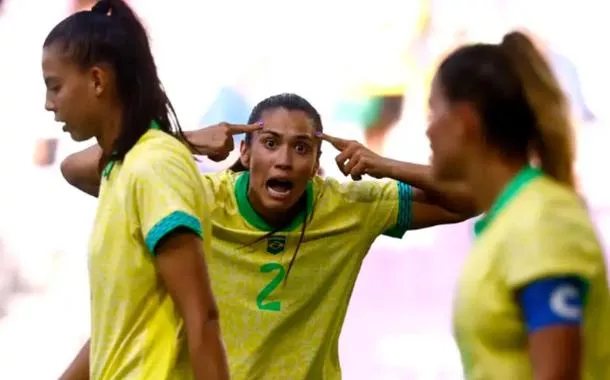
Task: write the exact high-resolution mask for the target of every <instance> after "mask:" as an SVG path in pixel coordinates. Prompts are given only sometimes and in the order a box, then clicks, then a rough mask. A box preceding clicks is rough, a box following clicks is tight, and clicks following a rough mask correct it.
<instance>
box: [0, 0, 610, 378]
mask: <svg viewBox="0 0 610 380" xmlns="http://www.w3.org/2000/svg"><path fill="white" fill-rule="evenodd" d="M92 3H93V2H92V1H87V0H81V1H77V0H0V57H1V58H0V115H1V117H2V121H3V126H2V128H1V129H0V172H1V173H2V178H3V181H2V185H1V186H0V378H15V377H10V376H9V375H8V374H11V373H12V372H10V370H11V368H18V367H19V366H21V365H23V363H27V362H28V359H27V358H28V357H30V358H31V355H32V352H31V351H28V349H26V348H25V346H24V348H23V349H21V348H18V347H20V346H19V345H20V344H21V343H15V342H19V341H20V340H21V339H22V338H23V336H22V334H25V333H32V334H33V333H37V331H38V330H37V328H39V329H41V331H43V330H44V334H46V335H39V336H38V337H39V338H38V339H39V340H40V339H42V340H46V341H45V342H39V343H40V346H39V348H38V349H37V350H35V351H36V352H35V354H36V355H38V354H41V355H42V354H43V351H45V350H47V349H48V350H53V349H54V348H57V350H58V351H62V352H63V351H66V353H56V354H57V355H59V356H58V358H57V359H49V360H50V361H55V362H54V363H47V364H45V365H42V366H41V368H43V369H39V370H40V371H44V372H36V373H37V374H39V375H40V376H42V377H40V376H37V375H33V376H32V378H52V377H53V375H54V374H53V373H52V374H51V375H49V371H51V372H53V371H56V370H57V369H58V368H59V369H61V368H62V367H63V366H64V364H65V360H64V359H65V358H68V359H69V358H70V357H71V355H72V354H73V351H74V347H78V346H79V344H80V343H81V341H79V340H82V339H84V337H86V336H87V329H88V327H87V323H88V318H87V314H86V313H87V311H88V305H87V302H88V293H87V269H86V257H85V256H86V255H85V252H86V246H87V238H88V236H89V228H90V225H91V222H92V218H93V214H94V210H95V200H93V199H89V198H88V197H87V196H85V195H83V194H80V193H78V191H76V190H74V189H72V188H70V187H69V186H68V185H67V184H66V183H64V181H63V179H62V178H61V174H60V172H59V163H60V162H61V160H62V159H63V158H64V157H66V156H67V155H68V154H69V153H70V152H73V151H75V150H77V149H82V148H85V147H86V146H87V145H86V144H87V143H84V144H81V145H78V144H76V143H73V142H71V141H70V139H69V137H68V136H66V135H62V133H61V126H60V125H58V124H57V123H54V122H53V119H52V118H53V116H52V115H51V114H48V113H46V112H45V110H44V94H45V87H44V83H43V81H42V75H41V69H40V58H41V46H42V41H43V40H44V38H45V36H46V34H47V33H48V32H49V30H50V28H51V27H52V26H53V25H54V24H55V23H56V22H57V21H59V20H60V19H61V18H63V17H65V16H66V15H67V14H69V13H70V12H75V11H78V10H81V9H87V8H88V7H90V6H91V4H92ZM131 5H132V6H133V7H134V8H135V9H136V11H137V12H138V13H139V14H140V15H141V17H142V18H143V21H144V22H145V24H146V25H147V27H148V30H149V34H150V37H151V40H152V46H153V50H154V52H155V56H156V60H157V64H158V66H159V71H160V75H161V78H162V80H163V81H164V85H165V87H166V89H167V91H168V94H169V96H170V98H171V99H172V101H173V103H174V105H175V107H176V110H177V113H178V115H179V117H180V118H181V122H182V125H183V127H184V128H185V129H186V130H189V129H196V128H200V127H203V126H207V125H211V124H215V123H218V122H221V121H227V122H232V123H243V122H245V121H246V120H247V118H248V114H249V112H250V109H251V108H252V106H253V105H254V104H255V103H256V102H257V101H258V100H260V99H262V98H263V97H266V96H268V95H270V94H273V93H279V92H296V93H299V94H300V95H302V96H304V97H306V98H308V99H309V100H310V101H311V102H312V103H313V104H314V105H315V106H316V107H317V108H318V109H319V110H320V111H321V113H322V116H323V120H324V124H325V128H326V130H327V131H329V132H330V133H332V134H335V135H338V136H342V137H345V138H353V139H357V140H360V141H364V142H365V143H366V145H367V146H368V147H370V148H371V149H373V150H374V151H376V152H379V153H382V154H384V155H387V156H390V157H392V158H396V159H401V160H410V161H415V162H426V161H427V159H428V155H429V151H428V143H427V141H426V137H425V133H424V131H425V127H426V117H427V116H426V115H427V93H428V88H429V85H430V81H431V79H432V78H431V73H432V72H433V70H434V68H435V66H436V64H437V62H439V59H440V58H442V56H443V55H444V54H445V53H446V52H447V51H449V50H450V49H452V48H453V47H455V46H458V45H460V44H463V43H469V42H474V41H481V42H486V41H497V40H498V39H499V38H500V36H501V35H502V34H503V33H504V32H505V31H506V30H508V29H520V30H524V31H526V32H527V33H528V34H529V35H531V36H532V37H533V38H534V39H535V41H536V43H537V44H538V46H539V48H540V49H541V50H542V51H544V52H545V53H546V55H547V58H548V60H549V62H550V63H551V65H552V67H553V69H554V71H555V73H556V75H557V76H558V77H559V80H560V82H561V84H562V86H563V89H564V91H565V92H566V93H567V95H568V96H569V99H570V101H571V104H572V111H573V117H574V120H575V125H576V126H577V129H578V130H577V136H578V144H579V163H578V168H577V169H578V172H579V178H580V184H581V187H582V190H583V192H584V194H585V196H586V198H587V199H588V201H589V202H590V204H591V207H592V211H593V214H594V215H595V216H596V218H597V219H596V221H597V223H598V226H599V229H600V232H601V233H602V237H603V238H605V239H610V236H609V235H610V184H606V182H605V181H603V180H602V179H600V175H599V174H598V171H599V169H598V164H601V163H602V162H604V160H607V159H608V158H610V154H609V153H608V152H607V147H606V144H605V143H604V141H608V139H607V138H608V137H610V128H609V126H610V125H609V124H610V114H609V111H608V108H606V107H604V103H605V99H606V93H605V91H606V89H607V88H608V87H609V86H610V74H609V73H608V69H607V67H608V64H609V63H610V56H609V57H606V56H605V55H604V54H602V53H599V52H598V50H599V49H601V46H602V44H601V36H604V35H607V33H608V32H610V30H609V29H610V27H609V25H608V23H607V21H606V20H604V19H603V15H604V12H603V8H602V7H604V2H603V1H602V0H580V1H574V0H570V1H564V2H559V3H558V2H553V1H550V0H539V1H536V2H528V1H525V0H511V1H506V0H458V1H450V0H413V1H396V0H380V1H375V2H351V3H348V2H323V1H322V0H312V1H309V2H306V3H298V4H297V3H296V2H290V1H288V2H286V1H284V2H280V1H275V0H259V1H246V0H225V1H218V2H216V1H214V2H212V1H209V2H199V1H188V0H173V1H171V2H167V1H145V0H132V1H131ZM237 140H239V136H238V137H237ZM322 158H323V159H322V165H323V168H324V170H325V172H326V174H327V175H332V176H339V172H338V170H337V169H336V168H335V166H334V160H333V158H334V155H333V154H332V152H328V153H325V154H324V155H322ZM233 161H234V158H233V157H229V158H228V159H227V160H226V163H213V162H210V161H207V160H201V162H200V165H201V170H202V171H214V170H218V169H220V168H224V167H226V166H228V165H229V164H230V163H231V162H233ZM460 231H461V230H460ZM441 233H443V231H441V230H436V231H435V232H432V233H431V234H433V235H430V236H432V238H430V239H432V240H433V243H431V246H430V247H432V248H429V249H430V250H431V251H432V253H431V254H432V255H434V254H436V253H435V252H434V251H435V250H436V251H443V250H446V249H447V247H448V245H447V244H445V245H443V244H442V243H437V241H438V240H439V238H437V236H438V234H441ZM460 233H461V232H460ZM456 236H457V235H456ZM460 236H462V235H460ZM456 239H461V237H456ZM414 240H415V241H417V238H415V239H414ZM424 240H425V238H424ZM412 241H413V240H412ZM390 244H394V246H391V245H390ZM400 244H403V243H396V242H392V243H389V242H387V241H382V242H380V243H379V244H378V245H377V247H378V248H377V249H379V250H384V251H388V250H389V251H392V250H401V249H404V246H402V245H400ZM405 244H417V243H412V242H411V243H405ZM368 264H369V265H370V267H372V268H377V269H379V268H383V264H380V263H379V262H371V261H370V260H369V262H368ZM410 264H412V262H410ZM440 265H442V263H440ZM375 275H379V273H375V272H374V270H372V271H371V272H368V277H367V276H365V280H362V281H366V278H374V277H375ZM450 277H451V276H450ZM53 291H55V293H53ZM439 291H440V290H439ZM43 294H47V295H48V294H55V296H54V297H55V298H52V297H51V298H49V297H48V296H45V297H46V298H44V297H43V296H42V295H43ZM36 295H38V296H36ZM36 297H38V298H36ZM354 297H355V301H354V302H355V303H357V304H358V303H363V302H366V300H367V297H369V295H367V294H363V293H358V292H356V294H355V296H354ZM439 297H440V296H439ZM439 299H445V298H442V297H440V298H439ZM34 300H35V301H34ZM36 305H44V306H43V307H42V308H41V307H39V306H36ZM42 310H44V312H45V313H48V315H45V316H41V315H40V314H39V313H40V312H41V311H42ZM443 310H444V309H443ZM11 316H12V317H11ZM3 317H4V318H3ZM40 318H56V319H55V320H54V321H55V322H56V323H58V325H56V326H62V327H58V328H57V330H56V331H55V332H53V331H48V326H49V324H46V325H45V326H47V327H45V328H43V327H32V326H34V325H35V324H37V323H39V319H40ZM349 318H350V317H348V321H349ZM447 318H448V316H447ZM49 320H51V319H49ZM24 321H26V322H24ZM55 322H53V323H55ZM19 323H22V324H28V327H27V328H24V329H20V328H19ZM49 323H50V322H49ZM362 323H364V322H362ZM66 326H70V328H72V329H73V330H78V332H77V333H74V334H75V336H73V337H71V338H69V339H72V341H73V342H72V343H69V344H67V345H66V346H62V347H61V348H59V347H57V346H56V344H55V343H56V342H57V341H58V340H62V339H63V338H64V337H65V329H64V327H66ZM346 330H347V332H346V333H349V332H350V330H351V331H354V329H350V328H347V329H346ZM54 334H55V335H54ZM429 341H430V340H428V342H429ZM384 342H385V343H384V345H383V347H385V348H384V350H386V351H388V350H389V351H392V349H391V348H388V347H391V344H390V343H388V342H387V341H384ZM22 343H23V342H22ZM24 344H25V343H24ZM38 351H41V352H38ZM389 351H388V352H386V353H385V354H384V355H385V356H384V358H385V359H384V360H385V361H384V360H381V361H380V363H381V364H379V365H380V366H383V365H388V366H390V367H391V366H392V365H393V364H391V363H393V359H392V357H393V356H392V355H393V354H392V353H391V352H389ZM19 355H23V356H25V358H26V359H23V357H21V356H19ZM350 355H351V354H350ZM353 355H357V353H354V354H353ZM9 358H12V359H10V360H9ZM352 358H354V356H352ZM13 359H15V360H13ZM62 360H63V362H62ZM384 363H385V364H384ZM388 363H390V364H388ZM346 365H347V366H348V367H350V366H352V367H353V368H352V370H351V371H350V368H351V367H350V368H347V370H346V378H351V377H348V376H347V375H349V374H350V373H351V374H354V373H358V365H359V364H358V362H357V361H356V360H354V361H352V362H349V363H346ZM413 365H415V364H413ZM390 372H391V371H390ZM32 374H34V372H32ZM45 376H47V377H45ZM28 378H29V377H28ZM388 378H392V377H391V376H389V375H388ZM396 378H403V377H396ZM418 378H421V377H418ZM431 378H432V377H431ZM434 378H436V377H434ZM447 378H453V377H447Z"/></svg>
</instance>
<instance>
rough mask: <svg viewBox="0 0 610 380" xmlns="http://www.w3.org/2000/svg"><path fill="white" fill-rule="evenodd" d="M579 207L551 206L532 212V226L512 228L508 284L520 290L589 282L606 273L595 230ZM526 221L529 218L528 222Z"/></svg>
mask: <svg viewBox="0 0 610 380" xmlns="http://www.w3.org/2000/svg"><path fill="white" fill-rule="evenodd" d="M579 207H580V206H577V205H573V206H567V207H565V206H563V207H562V205H548V206H544V208H543V209H542V210H540V211H539V213H538V212H537V211H534V210H532V212H533V213H534V214H537V215H535V216H531V217H532V218H533V222H532V223H527V222H525V223H524V222H523V221H522V222H521V223H519V224H518V225H517V226H515V227H513V230H514V233H512V234H510V237H509V239H510V241H507V242H506V243H505V248H506V252H504V255H503V257H504V264H505V265H504V268H503V269H504V271H503V272H504V276H505V281H506V284H507V285H508V286H509V287H510V288H512V289H518V288H521V287H523V286H524V285H527V284H528V283H531V282H532V281H535V280H538V279H541V278H545V277H551V276H564V275H575V276H578V277H580V278H582V279H584V280H590V279H591V278H593V277H594V276H595V275H596V274H597V272H598V271H600V270H603V268H604V263H603V256H602V253H601V247H600V244H599V242H598V240H597V238H596V236H595V232H594V230H593V226H592V224H591V222H590V221H589V219H588V217H587V216H586V212H585V211H584V210H582V209H579ZM526 220H527V218H526Z"/></svg>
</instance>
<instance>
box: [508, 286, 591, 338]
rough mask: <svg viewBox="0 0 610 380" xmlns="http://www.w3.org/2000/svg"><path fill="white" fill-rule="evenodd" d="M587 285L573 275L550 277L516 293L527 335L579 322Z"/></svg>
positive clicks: (576, 324)
mask: <svg viewBox="0 0 610 380" xmlns="http://www.w3.org/2000/svg"><path fill="white" fill-rule="evenodd" d="M586 292H587V283H586V281H584V280H583V279H581V278H579V277H576V276H569V277H549V278H544V279H540V280H536V281H534V282H532V283H529V284H527V285H526V286H525V287H523V289H522V290H521V291H520V292H519V294H518V300H519V305H520V306H521V310H522V312H523V316H524V319H525V325H526V327H527V330H528V332H530V333H532V332H535V331H537V330H540V329H542V328H545V327H549V326H556V325H575V326H578V325H580V324H581V323H582V314H583V307H584V300H585V298H586Z"/></svg>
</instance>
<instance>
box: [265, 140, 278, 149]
mask: <svg viewBox="0 0 610 380" xmlns="http://www.w3.org/2000/svg"><path fill="white" fill-rule="evenodd" d="M263 144H264V145H265V147H266V148H267V149H273V148H275V147H276V146H277V142H276V141H275V139H265V140H264V141H263Z"/></svg>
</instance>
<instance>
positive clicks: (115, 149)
mask: <svg viewBox="0 0 610 380" xmlns="http://www.w3.org/2000/svg"><path fill="white" fill-rule="evenodd" d="M42 66H43V74H44V80H45V84H46V86H47V95H46V105H45V106H46V108H47V110H49V111H52V112H53V113H54V114H55V119H56V120H57V121H61V122H64V123H65V126H64V130H65V131H66V132H68V133H70V135H71V137H72V138H73V139H74V140H76V141H84V140H87V139H89V138H91V137H95V138H96V139H97V141H98V143H99V146H100V147H101V150H102V156H101V158H100V160H99V161H98V162H99V165H100V167H104V169H103V172H102V177H103V178H102V180H101V187H100V194H101V196H100V203H99V207H98V212H97V216H96V220H95V226H94V230H93V233H92V236H91V241H90V250H89V268H90V274H89V275H90V285H91V307H92V311H91V315H92V320H91V339H90V341H89V342H88V343H87V344H86V345H85V346H84V347H83V349H82V350H81V352H80V353H79V354H78V356H77V357H76V359H75V360H74V362H73V363H72V364H71V365H70V367H69V368H68V369H67V371H66V372H65V374H64V375H63V377H62V378H63V379H85V378H89V377H91V378H93V379H111V378H112V379H115V378H121V379H124V378H137V379H153V378H154V379H192V378H195V379H202V380H203V379H226V378H228V374H227V373H228V368H227V365H226V359H225V353H224V347H223V344H222V341H221V338H220V331H219V326H218V311H217V307H216V304H215V300H214V298H213V296H212V292H211V289H210V283H209V280H208V274H207V269H206V265H205V262H204V260H203V251H202V248H203V245H202V243H201V234H202V229H201V219H202V215H203V213H204V203H203V202H204V189H203V188H202V183H201V179H200V177H199V174H198V173H197V169H196V167H195V164H194V162H193V160H192V158H191V155H190V152H189V151H188V149H186V148H185V146H184V145H183V144H182V143H181V142H180V141H179V139H177V138H175V137H173V136H172V135H175V134H180V133H181V132H180V126H179V124H178V123H177V122H176V118H175V115H174V112H173V108H172V106H171V103H170V101H169V99H168V98H167V96H166V94H165V92H164V91H163V90H162V86H161V83H160V81H159V78H158V76H157V71H156V68H155V63H154V60H153V57H152V54H151V52H150V46H149V43H148V39H147V36H146V32H145V30H144V28H143V27H142V25H141V24H140V22H139V21H138V19H137V18H136V16H135V15H134V14H133V12H132V11H131V9H130V8H129V7H128V6H127V5H126V4H125V3H124V2H123V1H121V0H103V1H100V2H98V3H97V4H96V5H95V6H94V7H93V9H92V10H91V11H83V12H79V13H76V14H74V15H72V16H70V17H68V18H66V19H65V20H63V21H62V22H60V23H59V24H58V25H57V26H55V28H54V29H53V30H52V31H51V32H50V33H49V35H48V36H47V38H46V40H45V42H44V48H43V62H42ZM172 119H173V121H174V122H175V124H174V125H175V127H174V126H173V125H172V122H171V120H172ZM93 164H94V165H97V164H96V163H93Z"/></svg>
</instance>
